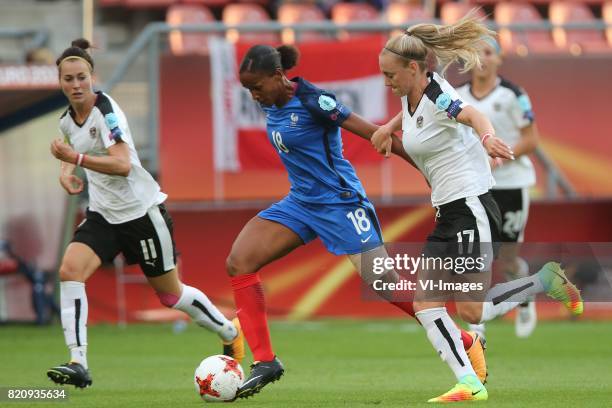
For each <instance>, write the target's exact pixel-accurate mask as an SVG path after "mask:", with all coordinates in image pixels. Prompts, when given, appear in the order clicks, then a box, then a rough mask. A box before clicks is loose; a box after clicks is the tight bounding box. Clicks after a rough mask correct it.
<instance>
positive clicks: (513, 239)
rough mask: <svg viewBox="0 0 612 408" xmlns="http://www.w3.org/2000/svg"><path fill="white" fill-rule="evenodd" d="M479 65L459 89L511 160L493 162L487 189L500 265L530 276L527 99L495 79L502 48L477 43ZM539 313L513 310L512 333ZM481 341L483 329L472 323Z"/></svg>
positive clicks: (533, 134) (531, 173)
mask: <svg viewBox="0 0 612 408" xmlns="http://www.w3.org/2000/svg"><path fill="white" fill-rule="evenodd" d="M481 47H482V50H481V53H480V60H481V63H482V65H481V66H480V67H475V68H474V69H472V80H471V81H470V82H468V83H467V84H465V85H463V86H461V87H459V88H457V92H458V93H459V95H460V96H461V98H462V99H463V101H465V102H466V103H468V104H470V105H472V106H474V107H475V108H476V109H478V110H479V111H480V112H482V113H484V114H485V115H486V116H487V117H488V118H489V119H490V120H491V123H492V124H493V127H494V128H495V134H496V135H498V136H499V137H500V138H501V139H502V140H503V141H504V142H505V143H507V144H508V145H509V146H511V148H512V151H513V152H514V158H515V160H502V159H497V160H491V161H490V163H491V167H492V168H493V177H494V178H495V186H494V187H493V189H492V190H491V194H492V195H493V198H494V199H495V201H496V202H497V205H498V206H499V210H500V212H501V216H502V229H501V241H502V242H503V243H504V244H503V245H502V246H501V248H500V251H499V258H498V265H499V266H500V268H501V270H502V272H503V273H504V274H505V275H506V276H507V277H508V279H516V278H522V277H525V276H527V275H529V265H528V264H527V262H526V261H525V260H524V259H523V258H521V257H519V256H518V252H519V249H520V246H519V245H517V244H516V243H517V242H523V236H524V234H525V227H526V225H527V215H528V214H529V187H531V186H533V185H534V184H535V170H534V168H533V164H532V163H531V161H530V160H529V157H527V155H528V154H530V153H532V152H533V151H534V150H535V149H536V147H537V145H538V134H537V128H536V125H535V123H534V115H533V111H532V109H531V102H530V101H529V97H528V96H527V94H526V93H525V91H524V90H523V89H521V88H520V87H519V86H517V85H515V84H513V83H512V82H510V81H508V80H507V79H504V78H501V77H500V76H499V75H498V70H499V67H500V66H501V64H502V58H501V48H500V46H499V44H498V43H497V41H495V39H493V38H488V39H487V40H484V41H482V42H481ZM536 322H537V315H536V309H535V304H534V302H533V301H532V300H531V299H530V300H529V301H528V302H525V303H522V304H521V305H520V306H519V307H518V308H517V313H516V319H515V331H516V335H517V336H518V337H528V336H529V335H530V334H531V333H532V332H533V330H534V329H535V327H536ZM470 328H471V329H472V330H474V331H476V332H477V333H479V334H480V335H481V336H483V337H484V331H485V327H484V324H481V325H470Z"/></svg>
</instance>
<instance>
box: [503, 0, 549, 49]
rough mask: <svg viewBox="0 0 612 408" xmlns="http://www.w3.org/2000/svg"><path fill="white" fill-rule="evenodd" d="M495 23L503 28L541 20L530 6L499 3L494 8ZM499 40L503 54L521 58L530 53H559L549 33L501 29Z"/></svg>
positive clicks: (520, 3)
mask: <svg viewBox="0 0 612 408" xmlns="http://www.w3.org/2000/svg"><path fill="white" fill-rule="evenodd" d="M495 22H496V23H497V24H499V25H502V26H503V25H507V24H513V23H541V22H543V19H542V17H541V16H540V14H539V13H538V10H537V9H536V8H535V7H534V6H533V5H532V4H529V3H524V2H500V3H498V4H497V5H496V6H495ZM499 40H500V45H501V46H502V48H503V50H504V52H506V53H512V54H518V55H520V56H523V57H524V56H527V55H528V54H529V53H531V52H536V53H555V52H559V51H560V49H559V48H557V47H556V46H555V43H554V42H553V40H552V37H551V35H550V32H548V31H543V30H529V29H527V30H521V31H514V30H512V31H511V30H510V29H508V28H501V29H500V30H499Z"/></svg>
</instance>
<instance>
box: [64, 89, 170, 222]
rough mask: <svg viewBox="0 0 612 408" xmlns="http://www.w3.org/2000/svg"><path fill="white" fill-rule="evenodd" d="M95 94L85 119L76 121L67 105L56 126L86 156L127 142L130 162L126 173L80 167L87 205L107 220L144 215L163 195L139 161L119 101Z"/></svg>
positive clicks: (102, 94) (104, 153)
mask: <svg viewBox="0 0 612 408" xmlns="http://www.w3.org/2000/svg"><path fill="white" fill-rule="evenodd" d="M96 94H97V99H96V103H95V105H94V107H93V109H92V111H91V113H90V114H89V116H88V117H87V119H86V120H85V123H83V124H81V125H79V124H77V123H76V121H75V120H74V111H73V110H72V108H71V107H69V108H68V109H67V110H66V112H64V114H63V115H62V117H61V119H60V130H61V132H62V134H63V135H64V138H65V140H66V141H67V142H68V143H70V145H71V146H72V147H73V148H74V149H75V150H76V151H77V152H79V153H83V154H87V155H88V156H108V148H109V147H111V146H113V145H114V144H115V143H117V142H124V143H127V145H128V147H129V149H130V162H131V165H132V169H131V170H130V173H129V174H128V176H127V177H123V176H117V175H114V176H112V175H108V174H103V173H99V172H97V171H93V170H88V169H84V170H85V174H86V175H87V180H88V182H89V189H88V193H89V209H90V210H91V211H95V212H97V213H99V214H101V215H102V216H103V217H104V218H105V219H106V221H108V222H109V223H111V224H121V223H124V222H127V221H131V220H134V219H136V218H140V217H142V216H144V215H145V214H146V212H147V210H148V209H149V208H151V207H152V206H154V205H157V204H161V203H163V202H164V201H165V199H166V198H167V195H166V194H164V193H162V192H161V191H160V188H159V184H157V182H156V181H155V180H154V179H153V177H151V175H150V174H149V172H147V171H146V170H145V169H144V168H143V167H142V165H141V164H140V160H139V159H138V154H137V153H136V149H135V148H134V141H133V140H132V134H131V132H130V128H129V126H128V123H127V119H126V117H125V114H124V113H123V111H122V110H121V108H119V105H117V103H116V102H115V101H114V100H113V99H112V98H111V97H110V96H108V95H106V94H105V93H103V92H96ZM85 160H87V159H85Z"/></svg>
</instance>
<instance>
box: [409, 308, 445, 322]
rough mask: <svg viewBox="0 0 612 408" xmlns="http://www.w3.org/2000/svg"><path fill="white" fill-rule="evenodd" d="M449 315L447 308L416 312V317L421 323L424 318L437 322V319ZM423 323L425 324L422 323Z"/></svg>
mask: <svg viewBox="0 0 612 408" xmlns="http://www.w3.org/2000/svg"><path fill="white" fill-rule="evenodd" d="M445 314H448V312H447V311H446V307H444V306H441V307H432V308H430V309H424V310H419V311H418V312H416V313H415V314H414V315H415V316H416V317H417V318H418V319H419V321H421V319H422V318H427V319H428V320H429V319H431V320H435V319H436V318H438V317H440V316H441V315H445ZM421 323H423V322H422V321H421Z"/></svg>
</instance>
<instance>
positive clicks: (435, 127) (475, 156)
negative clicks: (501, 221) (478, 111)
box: [402, 73, 494, 207]
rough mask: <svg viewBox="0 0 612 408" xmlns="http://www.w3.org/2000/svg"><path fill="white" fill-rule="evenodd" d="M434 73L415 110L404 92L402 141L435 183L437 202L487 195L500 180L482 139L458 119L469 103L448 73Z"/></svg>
mask: <svg viewBox="0 0 612 408" xmlns="http://www.w3.org/2000/svg"><path fill="white" fill-rule="evenodd" d="M428 76H429V79H430V82H429V85H427V87H426V88H425V92H424V93H423V96H422V97H421V100H420V102H419V104H418V106H417V107H416V109H415V110H414V113H413V114H410V111H409V106H408V105H409V104H408V98H407V97H406V96H404V97H402V111H403V118H402V131H403V139H402V142H403V144H404V149H405V150H406V152H407V153H408V154H409V155H410V157H411V158H412V160H413V161H414V163H415V164H416V165H417V166H418V168H419V169H420V170H421V172H422V173H423V174H424V175H425V178H426V179H427V181H428V182H429V184H430V185H431V203H432V205H433V206H434V207H438V206H440V205H442V204H446V203H449V202H451V201H455V200H458V199H460V198H465V197H471V196H479V195H481V194H484V193H486V192H488V191H489V189H490V188H491V187H492V186H493V184H494V181H493V176H492V175H491V167H490V166H489V160H488V156H487V153H486V152H485V150H484V147H483V146H482V144H481V143H480V140H479V138H477V137H475V136H474V135H473V134H472V132H471V130H470V128H469V127H467V126H465V125H462V124H461V123H458V122H457V121H456V118H457V115H459V113H460V112H461V110H462V109H463V107H465V106H467V104H465V103H464V102H463V101H462V100H461V99H460V97H459V95H458V94H457V92H456V91H455V89H454V88H453V87H452V86H450V85H449V83H448V82H446V80H445V79H444V78H442V77H440V76H439V75H438V74H436V73H434V74H428Z"/></svg>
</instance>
